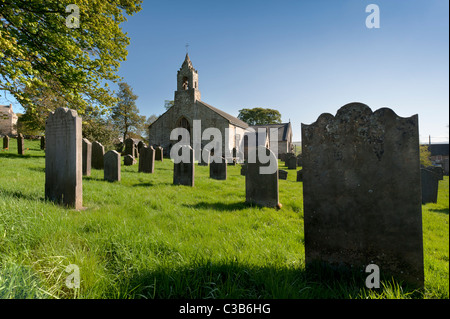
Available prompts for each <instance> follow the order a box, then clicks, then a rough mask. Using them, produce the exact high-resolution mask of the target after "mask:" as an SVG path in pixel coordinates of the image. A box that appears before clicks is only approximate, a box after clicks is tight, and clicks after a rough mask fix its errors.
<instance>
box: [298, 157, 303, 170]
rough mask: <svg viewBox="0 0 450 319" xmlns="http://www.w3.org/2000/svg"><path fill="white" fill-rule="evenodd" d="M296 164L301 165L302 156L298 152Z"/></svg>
mask: <svg viewBox="0 0 450 319" xmlns="http://www.w3.org/2000/svg"><path fill="white" fill-rule="evenodd" d="M297 166H299V167H300V166H303V158H302V154H298V155H297Z"/></svg>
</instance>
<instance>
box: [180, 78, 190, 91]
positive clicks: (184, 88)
mask: <svg viewBox="0 0 450 319" xmlns="http://www.w3.org/2000/svg"><path fill="white" fill-rule="evenodd" d="M181 86H182V88H183V90H189V79H188V78H187V76H185V77H184V78H183V84H182V85H181Z"/></svg>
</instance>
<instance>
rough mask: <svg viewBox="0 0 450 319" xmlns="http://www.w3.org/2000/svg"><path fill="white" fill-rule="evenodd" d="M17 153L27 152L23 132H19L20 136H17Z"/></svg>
mask: <svg viewBox="0 0 450 319" xmlns="http://www.w3.org/2000/svg"><path fill="white" fill-rule="evenodd" d="M17 153H18V154H19V155H23V154H25V146H24V139H23V135H22V133H19V136H17Z"/></svg>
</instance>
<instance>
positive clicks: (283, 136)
mask: <svg viewBox="0 0 450 319" xmlns="http://www.w3.org/2000/svg"><path fill="white" fill-rule="evenodd" d="M250 127H251V128H253V129H254V130H255V131H257V130H258V129H265V130H266V132H267V135H268V136H269V131H270V129H277V132H278V135H277V139H278V158H279V157H280V156H281V154H286V153H291V152H292V150H293V144H292V126H291V122H288V123H280V124H265V125H253V126H250ZM268 139H269V137H268ZM273 142H274V141H269V146H268V147H269V148H273V145H271V144H270V143H273Z"/></svg>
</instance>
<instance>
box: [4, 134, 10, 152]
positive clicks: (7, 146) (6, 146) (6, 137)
mask: <svg viewBox="0 0 450 319" xmlns="http://www.w3.org/2000/svg"><path fill="white" fill-rule="evenodd" d="M3 148H5V149H9V136H7V135H6V136H5V137H3Z"/></svg>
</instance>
